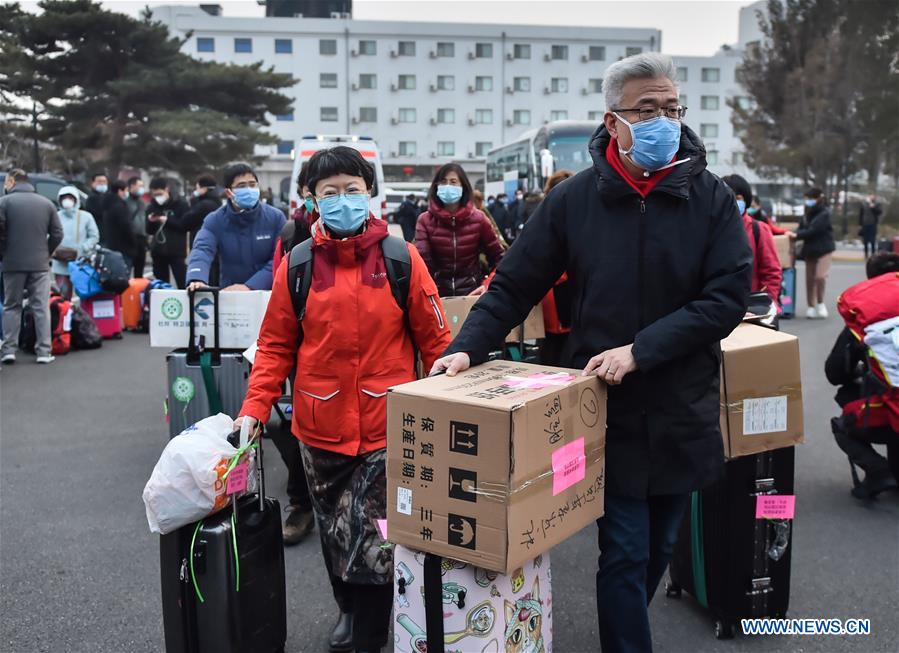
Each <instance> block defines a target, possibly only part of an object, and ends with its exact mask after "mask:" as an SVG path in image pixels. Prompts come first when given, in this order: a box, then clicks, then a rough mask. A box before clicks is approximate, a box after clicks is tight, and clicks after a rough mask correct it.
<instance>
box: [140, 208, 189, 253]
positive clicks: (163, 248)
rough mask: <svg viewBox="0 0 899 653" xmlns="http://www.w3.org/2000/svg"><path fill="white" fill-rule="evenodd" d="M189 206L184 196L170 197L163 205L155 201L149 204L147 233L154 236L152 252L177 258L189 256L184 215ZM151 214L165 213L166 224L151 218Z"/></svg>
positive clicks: (151, 243) (151, 244)
mask: <svg viewBox="0 0 899 653" xmlns="http://www.w3.org/2000/svg"><path fill="white" fill-rule="evenodd" d="M188 209H189V207H188V205H187V202H186V201H184V200H183V199H182V198H180V197H179V198H177V199H176V198H172V197H170V198H169V201H168V202H166V203H165V204H162V205H161V206H160V205H159V204H157V203H156V202H155V201H151V202H150V203H149V204H148V205H147V234H148V235H150V236H153V240H152V241H151V242H150V253H151V254H155V255H156V256H167V257H171V258H175V259H178V258H180V259H186V258H187V226H186V225H185V222H184V216H185V215H186V214H187V211H188ZM151 215H165V216H166V221H165V225H163V224H162V223H160V222H154V221H152V220H150V216H151Z"/></svg>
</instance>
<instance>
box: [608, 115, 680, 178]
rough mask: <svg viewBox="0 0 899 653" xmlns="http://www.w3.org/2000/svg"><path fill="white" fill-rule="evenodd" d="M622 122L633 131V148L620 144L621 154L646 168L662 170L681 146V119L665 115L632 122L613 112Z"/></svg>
mask: <svg viewBox="0 0 899 653" xmlns="http://www.w3.org/2000/svg"><path fill="white" fill-rule="evenodd" d="M612 115H613V116H615V117H616V118H618V120H619V122H620V123H621V124H625V125H627V128H628V129H629V130H630V132H631V149H629V150H623V149H621V145H619V146H618V152H619V153H620V154H623V155H626V156H629V157H630V158H631V161H633V162H634V163H635V164H636V165H638V166H640V167H641V168H643V169H644V170H649V171H655V170H661V169H662V168H664V167H665V166H667V165H668V164H669V163H670V162H671V159H672V158H674V155H675V154H677V148H678V147H679V146H680V121H678V120H672V119H671V118H667V117H665V116H659V117H658V118H652V119H651V120H643V121H642V122H638V123H636V124H633V125H632V124H631V123H629V122H628V121H627V120H625V119H624V118H622V117H621V116H619V115H618V114H617V113H614V112H613V113H612Z"/></svg>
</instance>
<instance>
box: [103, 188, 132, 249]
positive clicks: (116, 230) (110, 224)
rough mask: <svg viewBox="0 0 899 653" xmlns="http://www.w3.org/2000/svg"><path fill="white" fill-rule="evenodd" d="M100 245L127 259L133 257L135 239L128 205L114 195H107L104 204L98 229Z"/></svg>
mask: <svg viewBox="0 0 899 653" xmlns="http://www.w3.org/2000/svg"><path fill="white" fill-rule="evenodd" d="M100 244H101V245H103V247H107V248H109V249H111V250H114V251H116V252H121V253H122V254H124V255H125V256H127V257H128V258H132V257H133V256H134V252H135V250H136V249H137V238H136V237H135V235H134V227H133V225H132V223H131V211H130V210H129V209H128V204H127V203H125V200H123V199H122V198H121V197H119V196H118V195H117V194H115V193H108V194H107V195H106V200H105V202H104V209H103V227H102V228H101V229H100Z"/></svg>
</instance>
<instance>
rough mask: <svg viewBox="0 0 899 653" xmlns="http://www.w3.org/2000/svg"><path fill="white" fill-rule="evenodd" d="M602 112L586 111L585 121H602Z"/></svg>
mask: <svg viewBox="0 0 899 653" xmlns="http://www.w3.org/2000/svg"><path fill="white" fill-rule="evenodd" d="M602 116H603V112H602V111H588V112H587V120H602Z"/></svg>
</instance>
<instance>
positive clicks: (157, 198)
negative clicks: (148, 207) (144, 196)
mask: <svg viewBox="0 0 899 653" xmlns="http://www.w3.org/2000/svg"><path fill="white" fill-rule="evenodd" d="M167 199H168V198H167V197H166V196H165V195H154V196H153V201H154V202H156V203H157V204H159V206H162V205H163V204H165V202H166V200H167Z"/></svg>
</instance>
